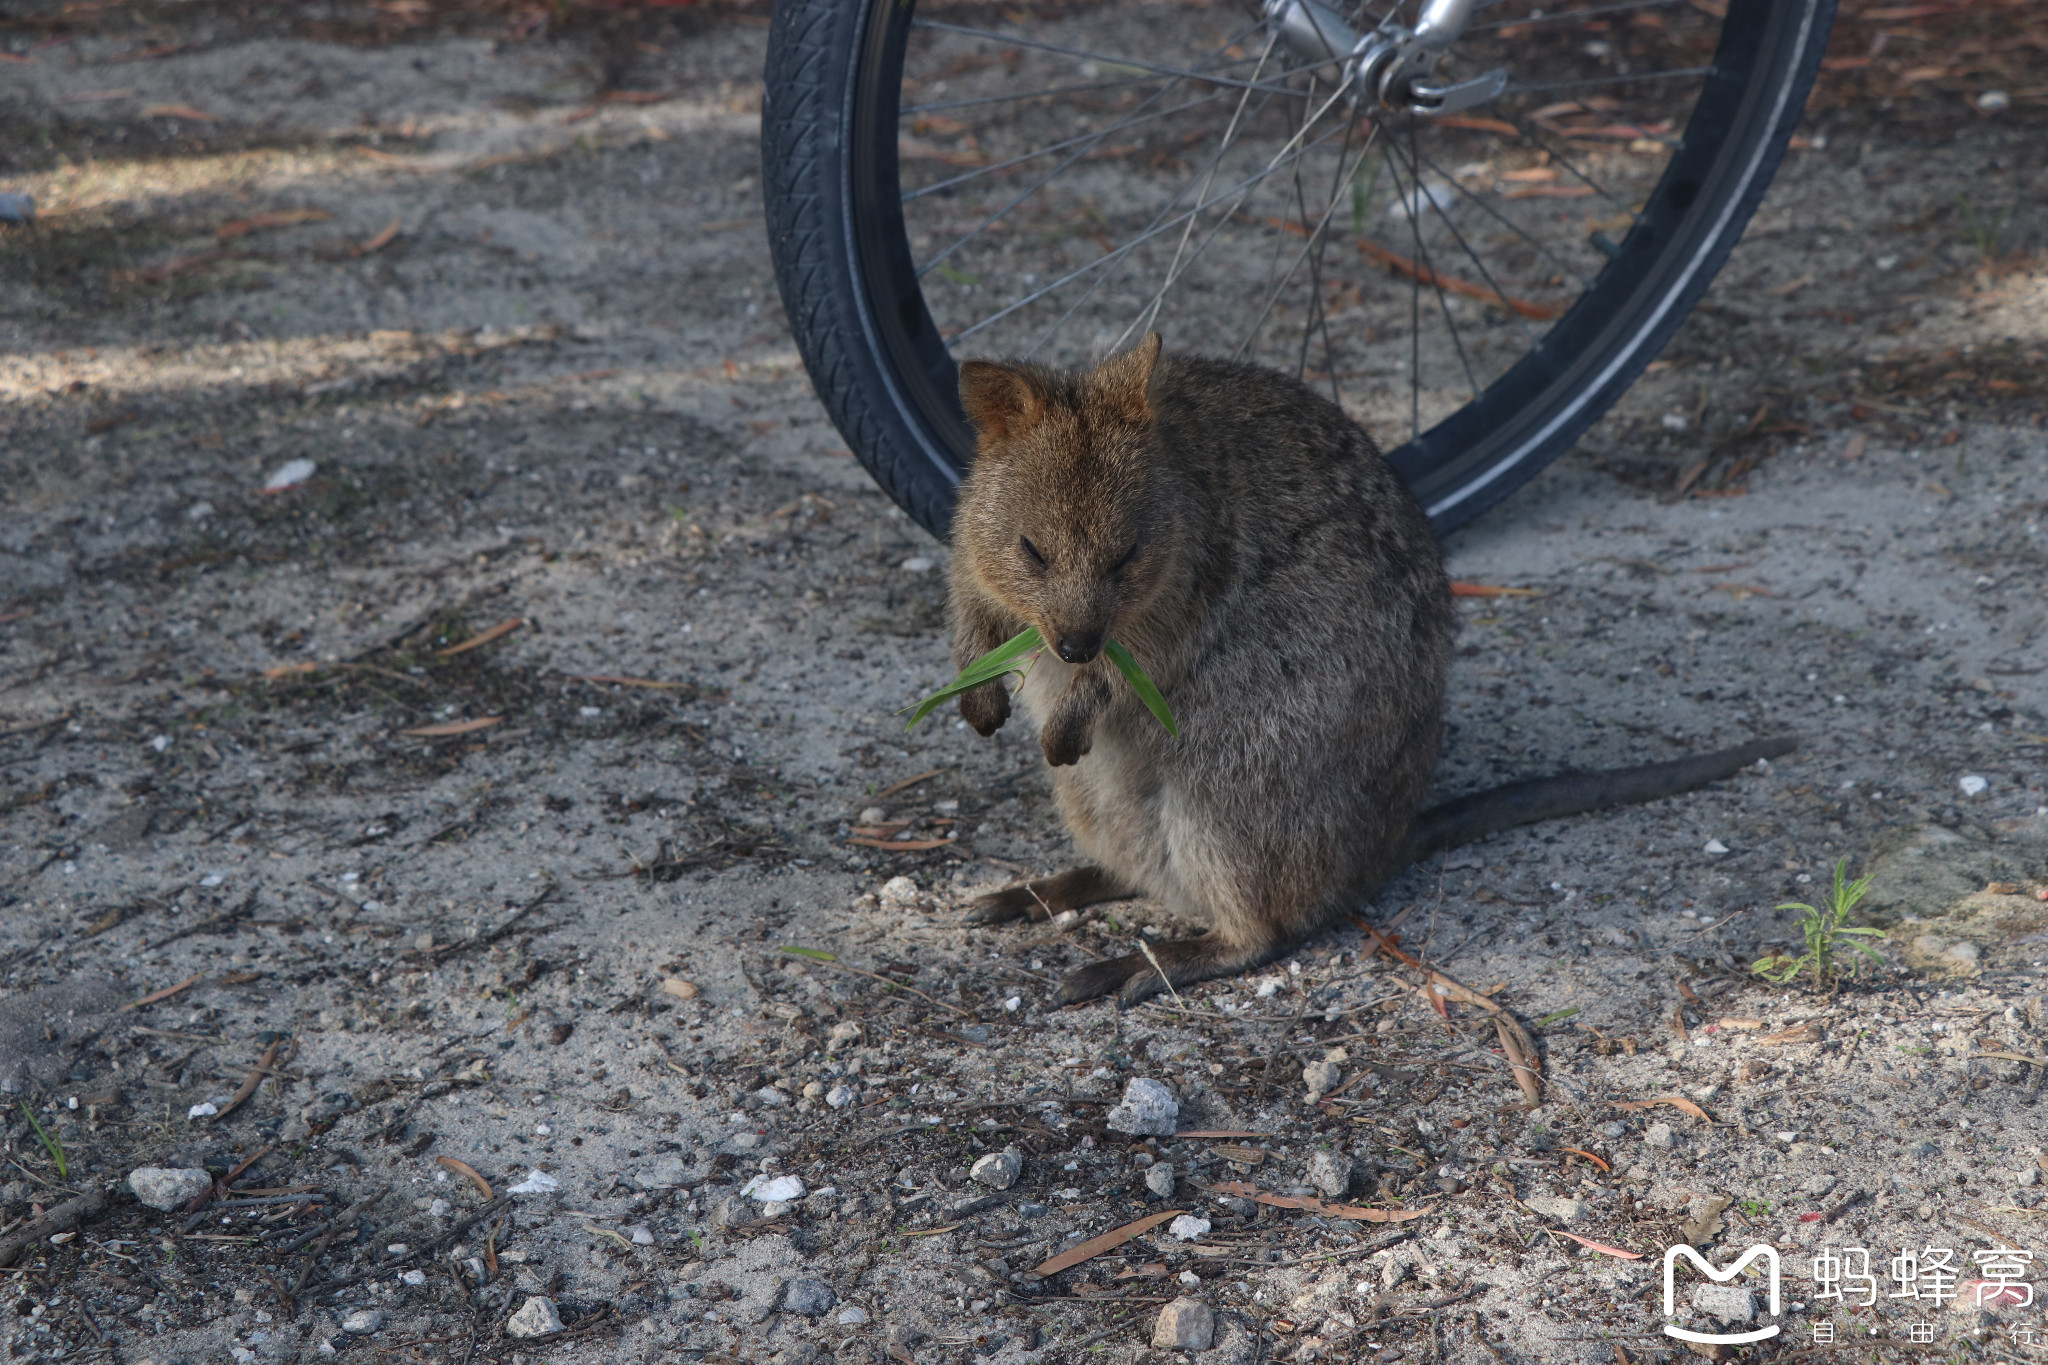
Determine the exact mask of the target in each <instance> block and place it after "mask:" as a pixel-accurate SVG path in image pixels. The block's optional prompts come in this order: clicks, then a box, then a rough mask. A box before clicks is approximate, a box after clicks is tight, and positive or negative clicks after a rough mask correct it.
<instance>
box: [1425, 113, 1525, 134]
mask: <svg viewBox="0 0 2048 1365" xmlns="http://www.w3.org/2000/svg"><path fill="white" fill-rule="evenodd" d="M1430 122H1431V123H1433V124H1435V125H1436V126H1437V127H1439V128H1466V129H1470V130H1471V131H1472V132H1475V133H1499V134H1500V135H1501V136H1502V137H1520V136H1521V135H1522V130H1521V129H1519V128H1517V127H1515V125H1514V124H1512V123H1509V122H1507V121H1505V120H1503V119H1497V118H1476V117H1474V116H1473V115H1471V114H1449V115H1446V116H1445V117H1443V118H1433V119H1431V120H1430Z"/></svg>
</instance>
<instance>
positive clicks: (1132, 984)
mask: <svg viewBox="0 0 2048 1365" xmlns="http://www.w3.org/2000/svg"><path fill="white" fill-rule="evenodd" d="M1291 946H1292V945H1291V944H1289V943H1288V942H1286V941H1284V940H1274V941H1272V942H1269V943H1265V944H1245V943H1232V942H1229V941H1228V940H1225V939H1221V938H1218V937H1217V936H1216V935H1215V934H1213V933H1212V934H1204V935H1203V936H1202V937H1200V938H1190V939H1182V940H1180V941H1178V942H1174V943H1155V944H1153V945H1152V957H1156V958H1158V959H1159V966H1160V967H1163V968H1165V969H1166V978H1167V980H1170V981H1171V982H1172V983H1173V985H1174V987H1175V988H1176V989H1178V988H1179V987H1182V986H1186V985H1189V984H1192V983H1193V982H1196V981H1208V980H1211V979H1213V978H1215V977H1219V976H1235V975H1236V974H1237V973H1239V972H1242V971H1245V970H1248V969H1249V968H1252V967H1257V966H1260V965H1262V964H1264V963H1267V962H1271V961H1272V960H1273V959H1274V958H1276V957H1278V956H1280V954H1282V953H1284V952H1286V951H1287V949H1288V948H1289V947H1291ZM1164 989H1166V981H1162V980H1161V979H1160V976H1159V971H1158V969H1157V968H1155V967H1153V965H1152V961H1151V959H1150V958H1147V957H1146V956H1145V955H1144V954H1143V953H1126V954H1124V955H1123V956H1122V957H1113V958H1110V959H1108V960H1107V961H1104V962H1091V963H1089V964H1088V965H1087V966H1085V967H1083V968H1082V969H1081V970H1080V971H1078V972H1075V973H1074V974H1073V975H1071V976H1069V977H1068V978H1067V979H1066V980H1065V981H1064V982H1062V983H1061V984H1060V990H1059V995H1058V996H1057V997H1056V999H1055V1003H1057V1004H1061V1005H1078V1004H1080V1003H1081V1002H1082V1001H1084V1000H1094V999H1096V998H1097V997H1099V996H1104V995H1115V996H1116V1000H1117V1004H1118V1005H1119V1006H1124V1005H1135V1004H1137V1003H1138V1002H1139V1001H1141V1000H1144V999H1147V998H1148V997H1150V996H1154V995H1157V994H1158V993H1159V992H1160V991H1162V990H1164Z"/></svg>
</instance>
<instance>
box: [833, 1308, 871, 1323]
mask: <svg viewBox="0 0 2048 1365" xmlns="http://www.w3.org/2000/svg"><path fill="white" fill-rule="evenodd" d="M837 1320H838V1323H839V1325H840V1326H841V1327H859V1326H860V1325H861V1324H863V1323H865V1322H866V1321H867V1320H868V1315H867V1312H866V1311H865V1310H864V1309H860V1308H856V1307H854V1306H853V1305H852V1304H850V1303H849V1304H848V1305H846V1307H844V1308H842V1309H840V1310H839V1317H838V1319H837Z"/></svg>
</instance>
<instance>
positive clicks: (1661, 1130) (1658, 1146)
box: [1643, 1123, 1678, 1152]
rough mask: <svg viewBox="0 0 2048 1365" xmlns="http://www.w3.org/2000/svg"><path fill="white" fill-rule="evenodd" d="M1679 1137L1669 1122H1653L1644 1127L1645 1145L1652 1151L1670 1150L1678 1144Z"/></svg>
mask: <svg viewBox="0 0 2048 1365" xmlns="http://www.w3.org/2000/svg"><path fill="white" fill-rule="evenodd" d="M1677 1142H1678V1139H1677V1138H1676V1136H1674V1135H1673V1133H1672V1131H1671V1125H1670V1124H1668V1123H1653V1124H1651V1125H1650V1126H1649V1127H1648V1128H1645V1129H1643V1146H1645V1147H1648V1148H1650V1149H1651V1150H1652V1151H1658V1152H1668V1151H1670V1150H1671V1149H1672V1148H1673V1147H1674V1146H1676V1145H1677Z"/></svg>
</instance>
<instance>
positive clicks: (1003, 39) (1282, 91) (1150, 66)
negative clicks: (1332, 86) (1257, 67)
mask: <svg viewBox="0 0 2048 1365" xmlns="http://www.w3.org/2000/svg"><path fill="white" fill-rule="evenodd" d="M911 27H913V28H928V29H934V30H936V31H938V32H940V33H957V34H961V35H963V36H965V37H969V38H986V39H988V40H989V41H990V42H996V43H1008V44H1010V45H1011V46H1012V47H1032V48H1037V49H1038V50H1039V51H1041V52H1057V53H1059V54H1060V55H1062V56H1066V57H1080V58H1082V59H1084V60H1086V61H1093V62H1107V63H1109V64H1110V65H1111V66H1121V67H1127V68H1129V69H1131V70H1135V71H1149V72H1152V73H1154V74H1155V75H1160V76H1178V77H1180V78H1181V79H1183V80H1193V81H1207V82H1208V83H1209V84H1211V85H1228V86H1232V87H1236V86H1242V85H1250V84H1252V83H1251V82H1249V81H1240V80H1235V79H1232V78H1231V77H1229V76H1223V75H1219V74H1217V73H1216V72H1214V71H1203V70H1201V69H1199V68H1196V67H1186V66H1166V65H1164V64H1162V63H1159V62H1148V61H1144V60H1142V59H1140V58H1136V57H1112V56H1110V55H1109V54H1108V53H1105V52H1090V51H1088V50H1087V49H1086V48H1080V47H1068V46H1066V45H1065V44H1063V43H1048V42H1042V41H1040V40H1038V39H1036V38H1019V37H1015V36H1012V35H1011V34H1007V33H997V32H994V31H993V30H991V29H985V28H965V27H962V26H961V25H959V24H943V23H940V22H938V21H937V20H933V19H917V20H913V21H912V24H911ZM1344 60H1345V59H1344V58H1342V57H1333V58H1331V59H1329V60H1328V61H1321V62H1311V63H1309V64H1308V65H1306V66H1298V67H1291V68H1289V69H1288V70H1286V71H1283V72H1281V73H1280V74H1281V75H1282V76H1283V77H1284V76H1292V75H1298V74H1299V73H1301V72H1304V71H1309V70H1312V69H1315V68H1318V67H1325V66H1336V65H1340V64H1342V62H1343V61H1344ZM1253 88H1255V89H1259V90H1264V91H1266V92H1268V93H1270V94H1274V95H1291V94H1294V93H1295V92H1294V91H1292V90H1290V89H1288V88H1287V87H1286V86H1284V85H1257V86H1254V87H1253Z"/></svg>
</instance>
